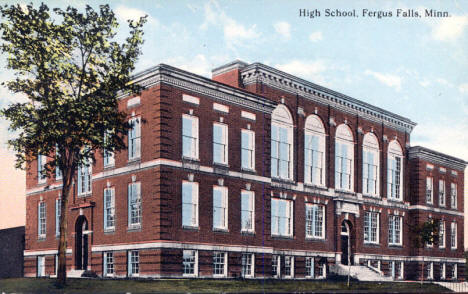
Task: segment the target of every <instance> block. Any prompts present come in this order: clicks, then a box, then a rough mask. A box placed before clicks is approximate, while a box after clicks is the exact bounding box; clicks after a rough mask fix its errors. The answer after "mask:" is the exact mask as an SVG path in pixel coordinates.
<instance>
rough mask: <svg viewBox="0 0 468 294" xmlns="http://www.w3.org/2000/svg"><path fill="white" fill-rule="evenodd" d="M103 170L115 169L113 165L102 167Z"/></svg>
mask: <svg viewBox="0 0 468 294" xmlns="http://www.w3.org/2000/svg"><path fill="white" fill-rule="evenodd" d="M103 168H104V169H113V168H115V164H109V165H104V166H103Z"/></svg>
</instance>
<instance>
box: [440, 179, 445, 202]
mask: <svg viewBox="0 0 468 294" xmlns="http://www.w3.org/2000/svg"><path fill="white" fill-rule="evenodd" d="M445 194H446V193H445V181H444V180H439V206H444V207H445V200H446V199H445V198H446V196H445Z"/></svg>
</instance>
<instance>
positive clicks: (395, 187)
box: [387, 154, 402, 200]
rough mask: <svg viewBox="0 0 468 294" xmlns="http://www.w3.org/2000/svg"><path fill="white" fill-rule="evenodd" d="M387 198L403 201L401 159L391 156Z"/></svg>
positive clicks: (389, 159) (389, 158)
mask: <svg viewBox="0 0 468 294" xmlns="http://www.w3.org/2000/svg"><path fill="white" fill-rule="evenodd" d="M387 182H388V185H387V196H388V198H389V199H393V200H402V199H401V185H400V182H401V157H399V156H395V155H390V154H389V157H388V174H387Z"/></svg>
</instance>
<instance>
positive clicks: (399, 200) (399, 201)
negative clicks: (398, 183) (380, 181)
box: [387, 197, 403, 203]
mask: <svg viewBox="0 0 468 294" xmlns="http://www.w3.org/2000/svg"><path fill="white" fill-rule="evenodd" d="M387 201H392V202H398V203H403V199H395V198H388V197H387Z"/></svg>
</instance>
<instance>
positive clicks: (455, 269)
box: [452, 264, 458, 280]
mask: <svg viewBox="0 0 468 294" xmlns="http://www.w3.org/2000/svg"><path fill="white" fill-rule="evenodd" d="M457 277H458V265H457V264H454V265H452V279H454V280H456V279H457Z"/></svg>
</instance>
